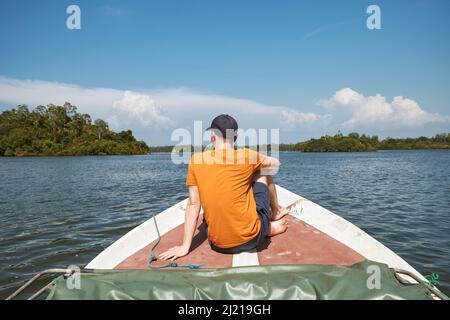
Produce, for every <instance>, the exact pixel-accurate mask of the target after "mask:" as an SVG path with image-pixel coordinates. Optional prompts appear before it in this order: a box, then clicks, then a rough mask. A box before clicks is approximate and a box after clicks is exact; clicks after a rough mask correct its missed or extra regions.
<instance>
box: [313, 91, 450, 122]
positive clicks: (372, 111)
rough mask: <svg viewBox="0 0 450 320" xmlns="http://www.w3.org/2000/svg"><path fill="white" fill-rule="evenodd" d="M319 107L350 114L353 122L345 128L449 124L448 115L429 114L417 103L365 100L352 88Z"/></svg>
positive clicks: (399, 99)
mask: <svg viewBox="0 0 450 320" xmlns="http://www.w3.org/2000/svg"><path fill="white" fill-rule="evenodd" d="M318 104H319V105H321V106H323V107H325V108H327V109H328V110H329V111H331V112H333V113H339V112H341V111H343V110H344V111H345V110H346V111H349V112H350V115H351V116H350V119H348V120H346V121H345V122H344V123H343V125H346V126H355V125H368V124H395V125H401V126H410V127H414V126H421V125H424V124H427V123H437V122H441V123H442V122H450V117H449V116H443V115H439V114H432V113H428V112H426V111H424V110H423V109H422V108H421V107H420V106H419V104H418V103H417V102H415V101H414V100H411V99H408V98H404V97H401V96H397V97H394V99H393V100H392V101H391V102H389V101H387V100H386V98H385V97H384V96H382V95H380V94H377V95H375V96H367V97H366V96H364V95H363V94H361V93H358V92H356V91H354V90H353V89H351V88H344V89H341V90H339V91H337V92H336V93H335V94H334V95H333V96H332V97H331V98H330V99H328V100H321V101H319V103H318Z"/></svg>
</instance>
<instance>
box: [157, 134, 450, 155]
mask: <svg viewBox="0 0 450 320" xmlns="http://www.w3.org/2000/svg"><path fill="white" fill-rule="evenodd" d="M246 147H249V148H251V149H254V150H267V151H270V150H271V146H270V145H258V146H246ZM173 148H174V146H157V147H150V150H151V152H172V150H173ZM416 149H450V133H440V134H437V135H435V136H434V137H432V138H428V137H419V138H390V137H388V138H386V139H384V140H380V139H379V138H378V136H370V135H366V134H361V135H360V134H359V133H356V132H353V133H350V134H348V135H343V134H341V133H338V134H336V135H334V136H330V135H325V136H322V137H320V138H319V139H310V140H307V141H303V142H298V143H292V144H286V143H285V144H279V145H278V150H279V151H299V152H367V151H377V150H416ZM191 151H194V148H193V147H192V146H191Z"/></svg>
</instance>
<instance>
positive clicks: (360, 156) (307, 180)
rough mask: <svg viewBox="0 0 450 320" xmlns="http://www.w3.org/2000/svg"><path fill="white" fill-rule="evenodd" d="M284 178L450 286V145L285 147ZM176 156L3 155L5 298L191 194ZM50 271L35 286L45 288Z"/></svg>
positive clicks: (0, 195) (1, 276)
mask: <svg viewBox="0 0 450 320" xmlns="http://www.w3.org/2000/svg"><path fill="white" fill-rule="evenodd" d="M280 157H281V161H282V169H281V171H280V173H279V174H278V175H277V177H276V180H277V182H278V183H279V184H280V185H282V186H284V187H286V188H288V189H290V190H291V191H293V192H295V193H298V194H300V195H302V196H304V197H306V198H308V199H310V200H312V201H314V202H316V203H318V204H320V205H322V206H323V207H325V208H327V209H330V210H332V211H333V212H335V213H336V214H338V215H341V216H342V217H344V218H346V219H347V220H349V221H351V222H352V223H354V224H356V225H357V226H358V227H360V228H362V229H363V230H365V231H366V232H368V233H369V234H371V235H372V236H374V237H375V238H376V239H378V240H379V241H381V242H382V243H383V244H385V245H386V246H388V247H389V248H391V249H392V250H394V251H395V252H396V253H398V254H399V255H400V256H402V257H403V258H404V259H405V260H406V261H408V262H409V263H410V264H411V265H412V266H413V267H415V268H416V269H417V270H419V271H420V272H422V273H423V274H430V273H431V272H437V273H439V274H440V284H441V288H442V289H444V290H445V291H446V292H447V293H448V292H449V291H450V272H449V270H450V152H449V151H385V152H376V153H330V154H325V153H310V154H306V153H281V154H280ZM185 176H186V166H184V165H175V164H173V163H172V162H171V160H170V155H168V154H152V155H149V156H129V157H119V156H118V157H73V158H72V157H65V158H0V298H5V297H6V296H7V295H8V293H11V292H12V291H13V290H14V289H15V288H17V287H18V286H19V285H20V284H22V283H23V281H24V280H26V279H28V278H30V277H32V276H33V275H34V274H35V273H36V272H38V271H41V270H43V269H46V268H52V267H66V266H68V265H72V264H76V265H81V266H82V265H86V264H87V263H88V262H89V261H90V260H91V259H93V258H94V257H95V256H96V255H97V254H98V253H100V252H101V251H102V250H103V249H104V248H106V247H107V246H108V245H110V244H111V243H112V242H114V241H115V240H117V239H118V238H119V237H121V236H122V235H124V234H125V233H126V232H127V231H129V230H131V229H132V228H133V227H135V226H137V225H139V224H140V223H142V222H144V221H145V220H147V219H148V218H150V217H151V216H152V215H153V214H157V213H159V212H161V211H162V210H163V209H166V208H168V207H170V206H172V205H173V204H175V203H176V202H178V201H180V200H182V199H184V198H185V197H187V190H186V187H185V186H184V179H185ZM49 279H50V278H47V279H43V280H42V281H40V282H39V283H37V285H36V286H35V287H38V286H42V285H43V284H46V283H47V282H48V281H49Z"/></svg>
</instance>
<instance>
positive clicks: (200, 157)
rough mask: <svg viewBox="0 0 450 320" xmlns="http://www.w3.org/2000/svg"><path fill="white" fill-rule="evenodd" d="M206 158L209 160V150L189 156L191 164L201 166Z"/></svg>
mask: <svg viewBox="0 0 450 320" xmlns="http://www.w3.org/2000/svg"><path fill="white" fill-rule="evenodd" d="M208 158H211V150H206V151H203V152H197V153H194V154H193V155H192V156H191V164H202V163H203V162H204V160H205V159H208Z"/></svg>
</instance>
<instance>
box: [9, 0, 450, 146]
mask: <svg viewBox="0 0 450 320" xmlns="http://www.w3.org/2000/svg"><path fill="white" fill-rule="evenodd" d="M71 4H76V5H78V6H79V7H80V8H81V30H68V29H67V28H66V19H67V17H68V14H67V13H66V8H67V6H69V5H71ZM370 4H376V5H378V6H379V7H380V9H381V23H382V29H381V30H369V29H368V28H367V27H366V19H367V17H368V16H369V15H368V14H367V13H366V9H367V7H368V6H369V5H370ZM0 8H1V9H0V39H1V40H0V41H1V47H2V49H1V50H0V108H1V109H6V108H9V107H12V106H15V105H16V104H19V103H26V104H28V105H30V106H35V105H37V104H48V103H63V102H64V101H65V100H69V101H72V102H73V103H74V104H76V105H77V106H78V107H79V109H80V110H81V111H82V112H87V113H91V114H92V115H94V117H102V118H104V119H106V120H108V121H109V122H110V125H111V127H112V128H113V129H115V130H120V129H128V128H131V129H133V131H134V132H135V133H136V135H137V136H138V138H141V139H144V140H146V141H147V142H148V143H150V144H152V145H158V144H169V143H171V141H170V136H171V132H172V131H173V130H174V129H176V128H188V129H191V128H192V127H193V121H194V120H203V121H205V122H208V121H210V119H211V117H212V116H213V115H215V114H219V113H230V114H232V115H234V116H235V117H236V118H237V119H238V121H239V123H240V125H241V127H243V128H250V127H254V128H280V139H281V140H282V141H283V142H296V141H299V140H303V139H307V138H310V137H316V136H320V135H322V134H334V133H336V132H337V131H338V130H340V131H342V132H344V133H346V132H351V131H359V132H365V133H368V134H377V135H380V136H381V137H385V136H389V135H390V136H419V135H434V134H435V133H438V132H443V131H447V132H450V116H449V115H450V105H449V101H450V90H449V89H450V88H449V85H450V62H449V58H448V57H450V41H449V39H450V37H449V32H450V21H449V20H448V19H447V16H448V12H449V10H450V2H449V1H446V0H442V1H439V0H415V1H401V0H394V1H392V0H391V1H364V0H358V1H357V0H345V1H344V0H341V1H338V0H333V1H331V0H328V1H320V0H319V1H312V0H311V1H298V0H293V1H266V0H259V1H256V0H255V1H237V0H232V1H224V0H223V1H212V0H209V1H207V0H203V1H167V0H166V1H137V0H135V1H100V0H94V1H93V0H91V1H62V0H54V1H24V0H17V1H5V0H2V1H1V4H0Z"/></svg>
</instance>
